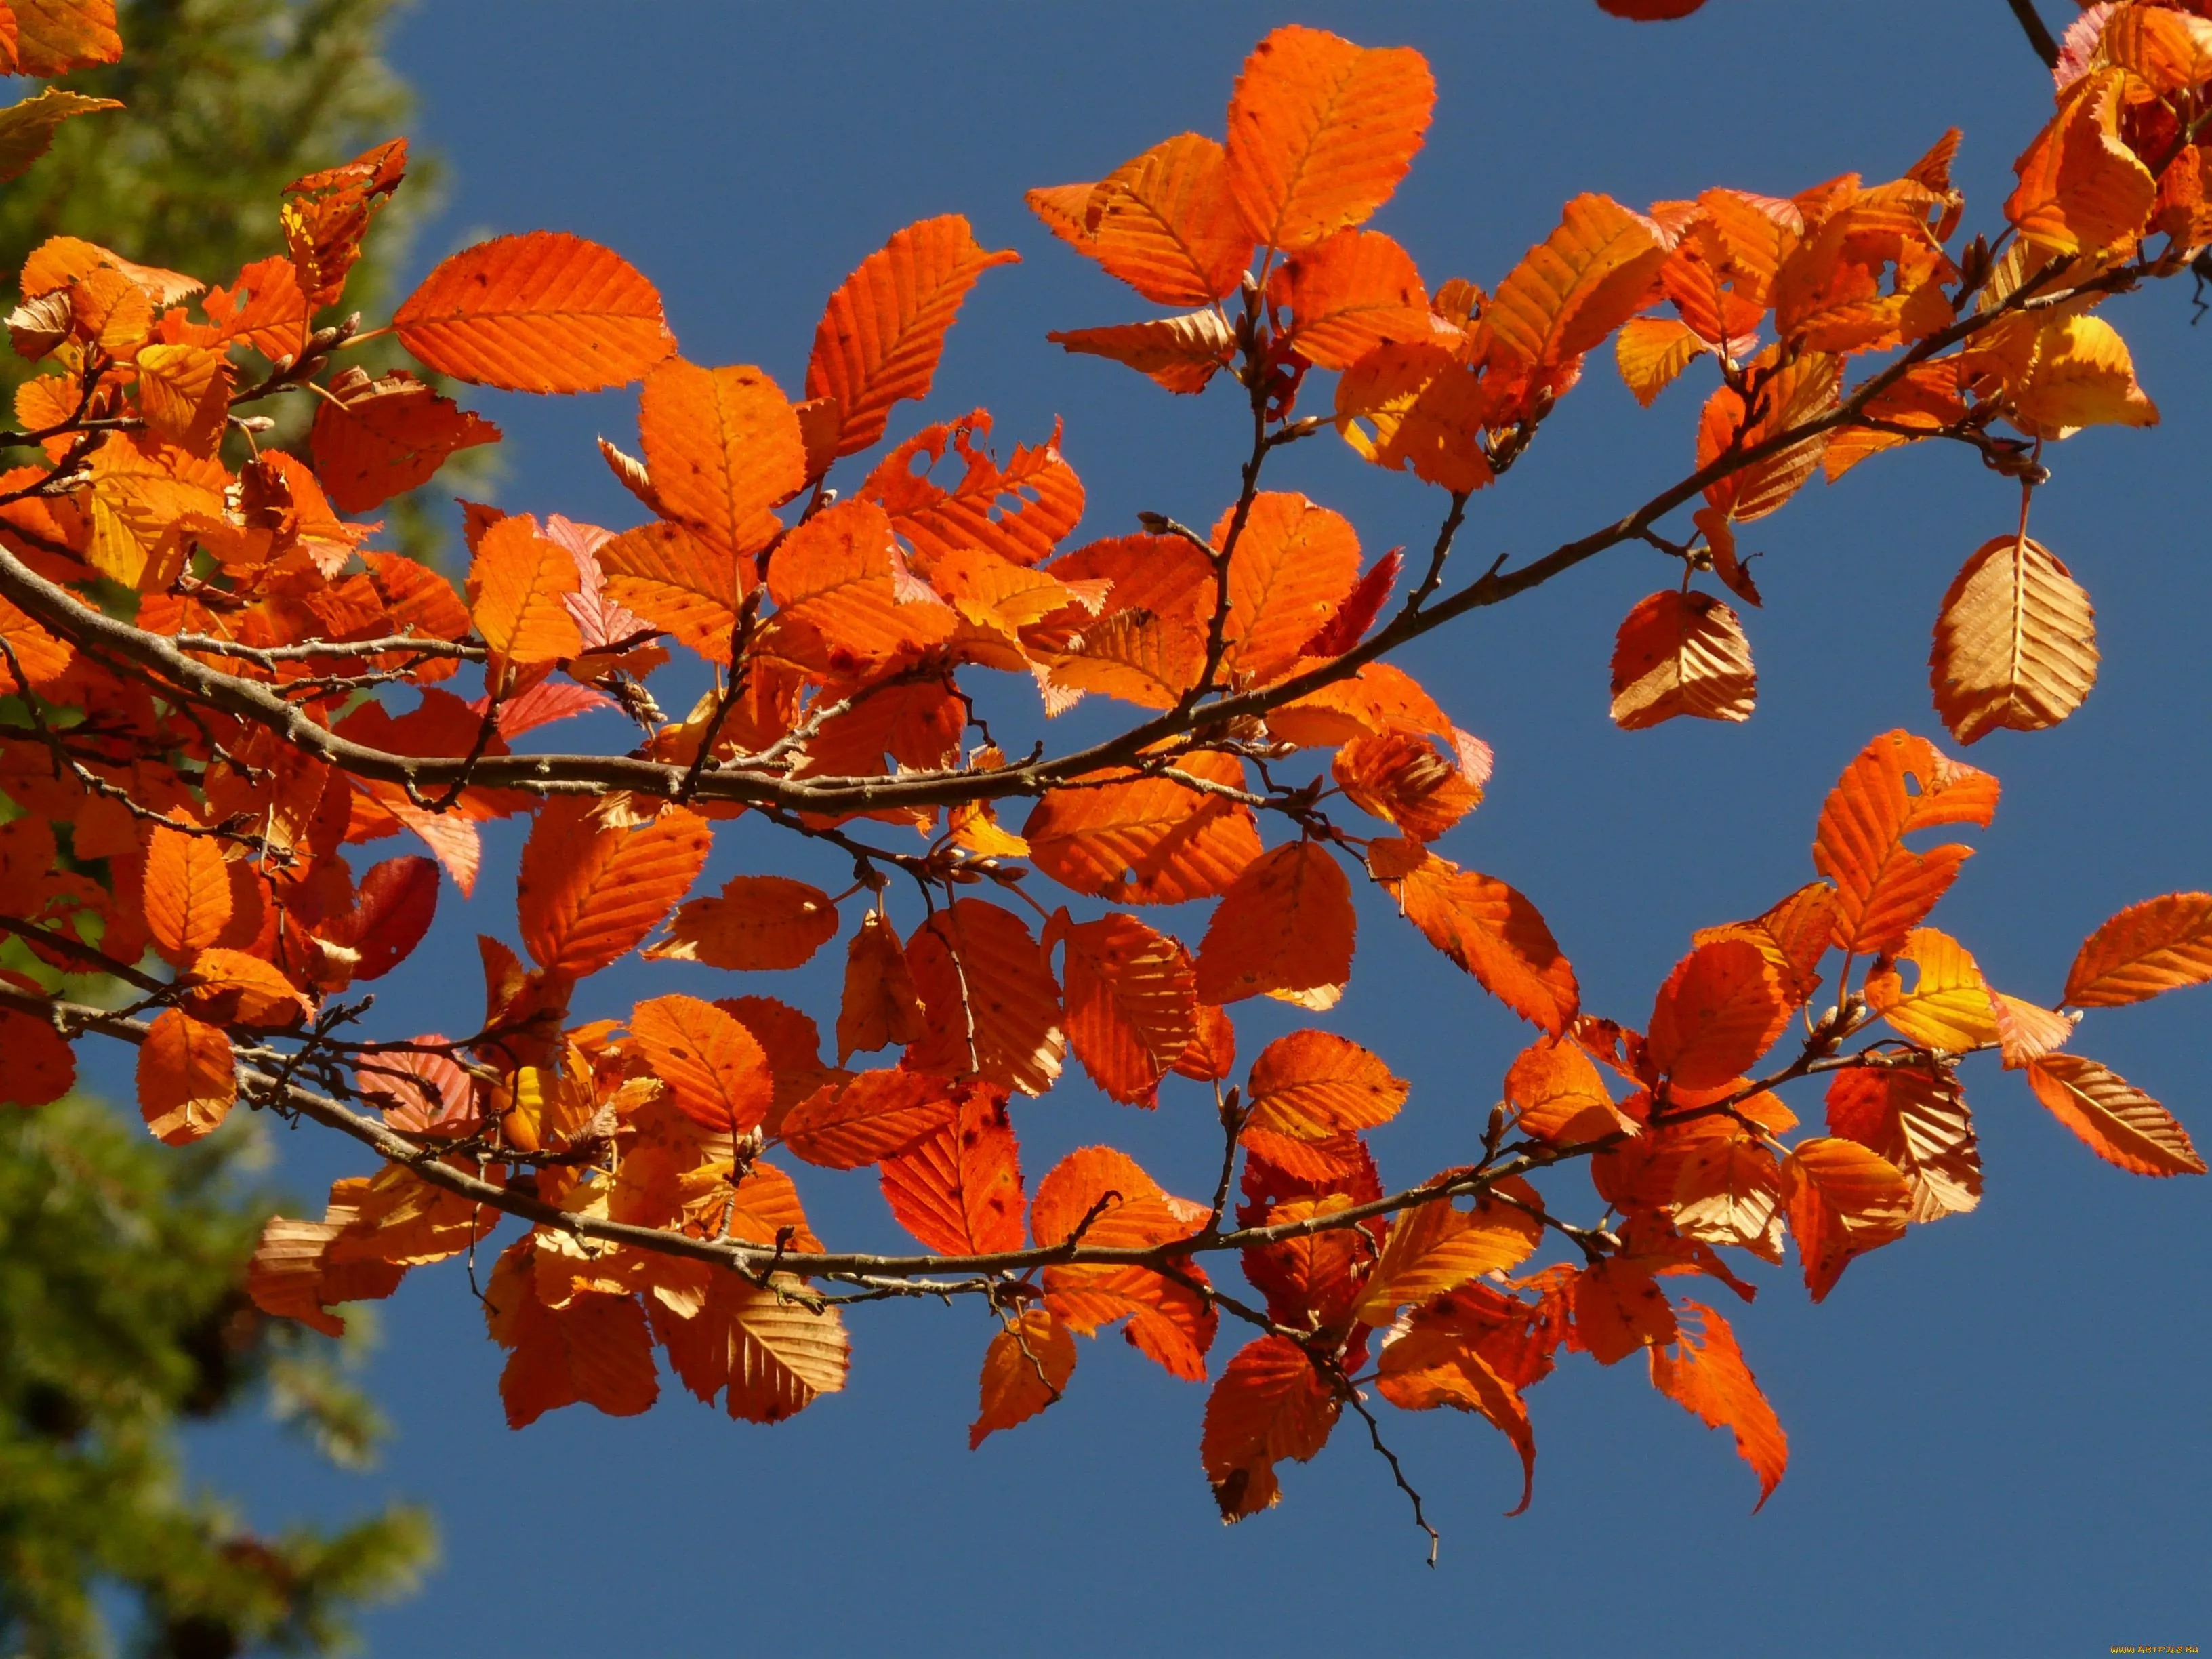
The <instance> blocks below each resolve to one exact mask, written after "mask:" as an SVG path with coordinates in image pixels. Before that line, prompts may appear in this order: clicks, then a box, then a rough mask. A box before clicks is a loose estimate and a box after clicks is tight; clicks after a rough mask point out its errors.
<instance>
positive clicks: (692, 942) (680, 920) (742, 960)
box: [645, 876, 881, 1047]
mask: <svg viewBox="0 0 2212 1659" xmlns="http://www.w3.org/2000/svg"><path fill="white" fill-rule="evenodd" d="M836 936H837V907H836V905H834V904H832V903H831V902H829V894H827V893H825V892H823V890H821V889H820V888H819V887H814V886H811V885H809V884H807V883H805V882H803V881H793V880H792V879H791V878H789V877H787V876H732V877H731V878H730V879H729V881H728V882H727V883H726V884H725V885H724V886H723V888H722V890H721V892H720V894H719V895H717V896H715V897H713V898H698V899H693V900H692V901H691V902H690V903H688V904H686V905H684V908H682V909H680V910H678V912H677V913H676V915H674V916H673V917H672V918H671V920H670V921H669V924H668V937H667V939H665V940H663V941H662V942H661V943H660V944H659V945H654V946H653V948H652V949H651V950H649V951H647V952H646V953H645V954H646V956H647V959H649V960H651V961H653V962H703V963H706V964H707V965H708V967H709V968H726V969H730V970H731V971H732V972H734V973H770V972H774V971H776V970H778V969H787V968H796V967H798V966H799V964H800V963H804V962H805V961H806V960H807V959H808V958H809V957H811V956H812V955H813V954H814V953H815V952H816V951H818V950H820V949H821V948H822V947H823V945H827V944H828V943H829V941H830V940H831V939H835V938H836ZM880 1046H881V1045H880V1044H878V1047H880Z"/></svg>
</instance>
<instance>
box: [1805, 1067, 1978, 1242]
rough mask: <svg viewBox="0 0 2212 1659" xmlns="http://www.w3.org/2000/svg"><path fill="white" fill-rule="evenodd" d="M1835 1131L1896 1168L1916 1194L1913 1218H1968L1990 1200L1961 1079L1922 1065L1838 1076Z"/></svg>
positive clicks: (1833, 1087) (1832, 1090)
mask: <svg viewBox="0 0 2212 1659" xmlns="http://www.w3.org/2000/svg"><path fill="white" fill-rule="evenodd" d="M1827 1104H1828V1133H1831V1134H1837V1135H1842V1136H1844V1137H1845V1138H1846V1139H1851V1140H1856V1141H1857V1142H1858V1143H1859V1145H1860V1146H1864V1147H1866V1148H1867V1149H1868V1150H1869V1151H1870V1152H1879V1153H1880V1154H1881V1156H1882V1157H1884V1158H1887V1159H1888V1160H1889V1161H1890V1162H1891V1163H1892V1164H1895V1165H1896V1166H1897V1168H1898V1170H1899V1171H1900V1172H1901V1173H1902V1174H1903V1175H1904V1176H1905V1180H1906V1182H1909V1183H1910V1184H1911V1189H1912V1210H1911V1218H1912V1219H1913V1220H1914V1221H1917V1222H1918V1221H1938V1220H1941V1219H1942V1218H1943V1217H1945V1216H1947V1215H1963V1214H1964V1213H1965V1212H1967V1211H1968V1210H1971V1209H1972V1208H1973V1207H1974V1206H1976V1205H1977V1204H1979V1203H1980V1202H1981V1201H1982V1155H1981V1148H1980V1146H1978V1143H1977V1142H1976V1140H1975V1138H1974V1120H1973V1115H1972V1113H1971V1112H1969V1111H1968V1110H1967V1109H1966V1097H1965V1096H1964V1095H1962V1094H1961V1093H1960V1091H1959V1085H1958V1082H1957V1079H1954V1078H1952V1077H1950V1076H1948V1074H1944V1073H1936V1072H1934V1071H1930V1070H1928V1069H1926V1068H1924V1067H1923V1066H1881V1067H1879V1068H1872V1069H1869V1068H1854V1069H1853V1070H1850V1071H1845V1072H1838V1073H1836V1075H1835V1077H1834V1079H1832V1081H1831V1082H1830V1083H1829V1085H1828V1102H1827Z"/></svg>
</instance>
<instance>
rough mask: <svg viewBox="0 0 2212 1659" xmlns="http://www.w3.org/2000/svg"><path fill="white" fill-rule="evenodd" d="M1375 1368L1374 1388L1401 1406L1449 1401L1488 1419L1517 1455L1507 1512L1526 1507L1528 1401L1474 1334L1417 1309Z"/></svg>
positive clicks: (1530, 1483)
mask: <svg viewBox="0 0 2212 1659" xmlns="http://www.w3.org/2000/svg"><path fill="white" fill-rule="evenodd" d="M1447 1305H1449V1304H1443V1303H1440V1304H1437V1306H1438V1307H1439V1308H1442V1307H1445V1306H1447ZM1375 1386H1376V1389H1378V1390H1379V1391H1380V1392H1381V1394H1382V1395H1383V1398H1384V1399H1385V1400H1387V1401H1389V1402H1390V1403H1391V1404H1392V1405H1394V1406H1395V1407H1398V1408H1399V1409H1400V1410H1401V1411H1409V1412H1420V1411H1433V1410H1434V1409H1435V1408H1436V1407H1438V1406H1450V1407H1455V1408H1456V1409H1458V1410H1460V1411H1463V1412H1474V1413H1477V1414H1478V1415H1480V1416H1481V1417H1484V1418H1486V1419H1488V1420H1489V1421H1490V1423H1491V1424H1492V1425H1493V1426H1494V1427H1496V1428H1497V1429H1498V1431H1499V1432H1501V1433H1502V1434H1504V1436H1505V1437H1506V1438H1507V1439H1508V1440H1510V1441H1511V1442H1512V1443H1513V1449H1514V1450H1516V1452H1518V1453H1519V1454H1520V1455H1521V1502H1520V1504H1519V1506H1518V1507H1517V1508H1516V1509H1512V1510H1508V1511H1507V1514H1508V1515H1519V1514H1521V1513H1522V1511H1523V1510H1526V1509H1527V1508H1528V1499H1529V1497H1530V1495H1531V1493H1532V1492H1533V1491H1534V1485H1535V1479H1536V1437H1535V1432H1534V1430H1533V1429H1531V1428H1530V1427H1529V1425H1528V1406H1527V1405H1526V1404H1525V1403H1524V1402H1523V1401H1522V1398H1521V1391H1520V1389H1516V1388H1515V1387H1514V1386H1513V1384H1512V1383H1509V1382H1507V1381H1506V1380H1505V1379H1504V1377H1503V1376H1499V1375H1498V1371H1497V1370H1495V1369H1493V1367H1492V1362H1491V1361H1490V1359H1489V1358H1486V1356H1485V1355H1484V1354H1483V1352H1481V1350H1480V1347H1479V1346H1478V1345H1477V1340H1476V1339H1475V1338H1474V1336H1472V1335H1471V1334H1469V1333H1467V1332H1465V1331H1462V1330H1459V1329H1456V1328H1453V1327H1452V1326H1451V1325H1450V1324H1449V1323H1447V1322H1444V1321H1443V1320H1436V1321H1430V1320H1425V1319H1424V1318H1423V1317H1422V1316H1420V1315H1416V1316H1414V1317H1413V1320H1412V1321H1411V1322H1409V1323H1408V1324H1407V1326H1406V1327H1404V1328H1402V1329H1401V1331H1399V1332H1398V1333H1397V1334H1394V1335H1393V1336H1392V1337H1391V1339H1390V1340H1389V1342H1387V1343H1385V1344H1384V1345H1383V1355H1382V1358H1381V1359H1380V1360H1379V1361H1378V1362H1377V1363H1376V1379H1375Z"/></svg>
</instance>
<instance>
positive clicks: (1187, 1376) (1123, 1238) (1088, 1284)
mask: <svg viewBox="0 0 2212 1659" xmlns="http://www.w3.org/2000/svg"><path fill="white" fill-rule="evenodd" d="M1205 1215H1206V1210H1205V1208H1204V1206H1200V1205H1194V1204H1188V1203H1185V1202H1184V1201H1183V1200H1179V1199H1171V1198H1170V1197H1168V1196H1167V1195H1166V1194H1164V1193H1163V1192H1161V1190H1160V1189H1159V1187H1158V1183H1156V1182H1154V1181H1153V1180H1152V1177H1151V1176H1147V1175H1146V1173H1145V1172H1144V1171H1143V1170H1141V1169H1139V1168H1138V1166H1137V1164H1136V1163H1135V1161H1134V1160H1133V1159H1132V1158H1129V1157H1128V1156H1127V1154H1126V1153H1122V1152H1115V1150H1114V1149H1113V1148H1111V1147H1108V1146H1086V1147H1083V1148H1080V1149H1079V1150H1078V1151H1076V1152H1070V1153H1069V1154H1068V1155H1067V1156H1066V1158H1062V1159H1061V1160H1060V1163H1059V1164H1056V1165H1054V1168H1053V1170H1052V1171H1051V1173H1049V1174H1048V1175H1047V1176H1045V1178H1044V1179H1043V1180H1042V1182H1038V1183H1037V1190H1036V1197H1035V1198H1034V1199H1032V1200H1030V1237H1033V1238H1034V1239H1035V1240H1036V1242H1037V1243H1039V1244H1041V1245H1051V1244H1058V1243H1065V1242H1066V1240H1067V1239H1069V1238H1071V1237H1074V1236H1075V1235H1076V1234H1077V1232H1078V1230H1079V1229H1081V1230H1082V1231H1081V1237H1082V1241H1083V1242H1084V1243H1089V1244H1097V1245H1113V1246H1118V1247H1121V1248H1133V1249H1142V1248H1146V1247H1148V1246H1152V1245H1157V1244H1161V1243H1169V1242H1170V1241H1172V1240H1175V1239H1178V1238H1182V1237H1187V1236H1188V1234H1189V1233H1190V1232H1191V1231H1193V1230H1194V1228H1195V1227H1196V1226H1197V1225H1198V1224H1199V1222H1200V1221H1201V1220H1203V1219H1204V1218H1205ZM1086 1224H1087V1225H1086ZM1183 1274H1184V1277H1186V1278H1188V1279H1192V1280H1193V1281H1194V1282H1196V1283H1199V1284H1201V1285H1202V1284H1204V1283H1205V1282H1206V1278H1205V1274H1204V1273H1203V1271H1202V1270H1201V1269H1200V1268H1199V1267H1197V1265H1196V1264H1195V1263H1188V1264H1186V1265H1185V1267H1184V1268H1183ZM1044 1286H1045V1303H1046V1305H1047V1306H1048V1308H1050V1309H1051V1310H1052V1311H1053V1312H1054V1313H1055V1314H1057V1315H1058V1316H1060V1318H1061V1319H1063V1320H1065V1321H1066V1322H1067V1324H1068V1326H1069V1328H1071V1329H1073V1330H1074V1331H1075V1332H1076V1333H1077V1334H1079V1335H1084V1336H1089V1335H1095V1334H1097V1332H1098V1331H1099V1330H1101V1329H1103V1328H1104V1327H1106V1326H1108V1325H1109V1324H1112V1323H1113V1322H1115V1321H1116V1320H1119V1319H1121V1318H1124V1317H1127V1318H1128V1320H1129V1325H1128V1328H1127V1332H1126V1333H1125V1334H1126V1335H1127V1339H1128V1341H1129V1344H1130V1346H1132V1347H1134V1348H1135V1349H1137V1351H1138V1352H1140V1353H1142V1354H1144V1355H1145V1356H1146V1358H1150V1359H1152V1360H1153V1361H1154V1362H1155V1363H1156V1364H1158V1365H1160V1366H1161V1367H1162V1368H1163V1369H1164V1370H1167V1371H1169V1372H1170V1374H1172V1375H1174V1376H1180V1377H1182V1378H1183V1379H1184V1380H1185V1381H1186V1382H1193V1383H1195V1382H1202V1381H1204V1380H1205V1376H1206V1349H1207V1348H1208V1347H1210V1346H1212V1341H1213V1335H1214V1331H1215V1329H1216V1328H1217V1327H1218V1323H1219V1318H1218V1315H1217V1314H1216V1313H1215V1312H1214V1310H1213V1309H1212V1306H1211V1305H1210V1304H1207V1303H1206V1300H1205V1299H1204V1298H1203V1297H1201V1296H1200V1294H1199V1293H1198V1292H1197V1291H1193V1290H1191V1289H1189V1288H1188V1286H1186V1285H1180V1284H1177V1283H1176V1282H1175V1281H1174V1280H1171V1279H1164V1278H1162V1277H1161V1276H1160V1275H1159V1274H1158V1273H1153V1272H1152V1271H1151V1270H1150V1269H1149V1268H1145V1267H1048V1268H1046V1269H1045V1273H1044Z"/></svg>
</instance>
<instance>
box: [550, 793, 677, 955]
mask: <svg viewBox="0 0 2212 1659" xmlns="http://www.w3.org/2000/svg"><path fill="white" fill-rule="evenodd" d="M712 839H713V837H712V831H711V829H710V827H709V826H708V823H707V822H706V820H705V819H703V818H702V817H699V816H698V815H697V814H696V813H695V812H692V811H687V810H686V809H685V808H684V807H681V806H668V807H664V808H662V809H661V811H660V812H659V814H658V815H657V816H656V817H652V818H650V819H648V820H647V821H646V822H645V823H642V824H641V825H637V826H635V827H625V826H623V824H622V823H619V822H616V823H608V822H607V821H606V820H605V818H604V817H601V816H600V815H599V813H597V812H596V811H594V810H593V803H592V800H591V799H590V797H588V796H582V795H566V796H562V797H560V798H558V799H555V800H552V801H549V802H547V803H546V805H544V806H543V807H541V808H539V809H538V817H537V820H536V822H535V823H532V825H531V829H530V839H529V840H528V842H526V843H525V844H524V846H523V849H522V869H521V872H520V877H519V878H518V886H517V890H516V906H517V911H516V914H517V917H518V920H519V921H520V924H521V927H522V939H523V944H524V945H525V946H526V948H527V949H528V951H530V954H531V956H532V958H533V959H535V960H536V962H537V963H538V966H540V967H541V968H544V969H546V970H547V971H548V972H550V973H556V974H561V975H566V976H568V977H569V978H571V979H581V978H583V977H584V976H585V975H588V974H596V973H597V972H599V969H602V968H605V967H606V966H607V965H608V964H609V963H611V962H613V961H615V960H616V959H617V957H623V956H625V955H627V954H628V953H629V951H631V950H632V949H634V948H635V946H636V945H638V944H639V943H640V942H641V940H642V939H644V938H645V936H646V935H647V933H651V932H652V931H653V928H654V927H656V926H658V925H659V921H660V919H661V918H662V917H663V916H665V915H667V914H668V911H669V908H670V907H671V905H673V904H674V903H675V902H677V900H678V899H680V898H682V897H683V896H684V893H685V892H687V891H688V890H690V886H691V884H692V883H693V882H694V881H695V880H696V879H697V878H698V875H699V872H700V871H701V869H702V868H703V867H704V866H705V865H706V862H707V854H708V848H709V847H710V845H711V844H712Z"/></svg>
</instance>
